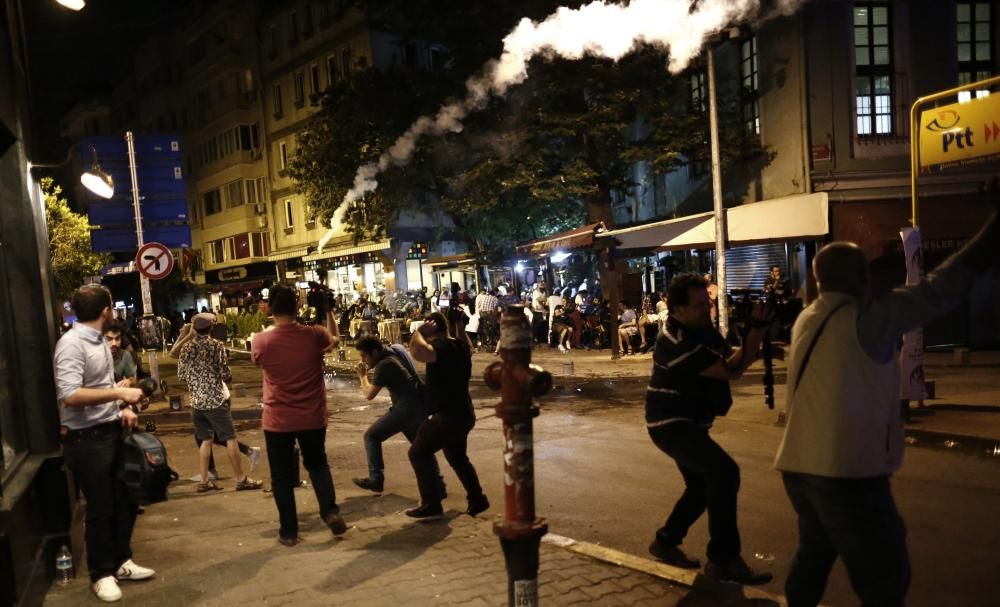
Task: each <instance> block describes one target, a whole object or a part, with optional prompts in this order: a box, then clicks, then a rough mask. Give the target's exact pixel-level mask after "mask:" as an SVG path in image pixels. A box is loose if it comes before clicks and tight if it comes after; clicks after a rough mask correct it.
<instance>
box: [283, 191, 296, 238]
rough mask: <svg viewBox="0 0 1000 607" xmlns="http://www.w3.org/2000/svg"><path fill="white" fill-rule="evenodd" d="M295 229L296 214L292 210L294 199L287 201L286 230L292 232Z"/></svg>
mask: <svg viewBox="0 0 1000 607" xmlns="http://www.w3.org/2000/svg"><path fill="white" fill-rule="evenodd" d="M294 227H295V213H294V209H293V208H292V199H291V198H289V199H287V200H285V229H286V230H288V231H291V230H292V228H294Z"/></svg>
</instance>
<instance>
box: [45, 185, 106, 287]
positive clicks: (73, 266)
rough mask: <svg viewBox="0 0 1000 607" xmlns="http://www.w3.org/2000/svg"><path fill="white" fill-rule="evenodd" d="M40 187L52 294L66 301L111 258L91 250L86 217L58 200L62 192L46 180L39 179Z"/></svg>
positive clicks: (66, 203) (88, 225) (65, 202)
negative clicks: (47, 232)
mask: <svg viewBox="0 0 1000 607" xmlns="http://www.w3.org/2000/svg"><path fill="white" fill-rule="evenodd" d="M41 186H42V194H43V196H44V197H45V222H46V224H47V225H48V231H49V260H50V264H51V266H52V277H53V281H54V282H55V288H56V293H55V294H56V296H57V297H59V298H60V299H69V298H70V297H72V295H73V292H74V291H75V290H76V289H77V288H78V287H79V286H80V285H82V284H83V281H84V280H85V279H86V278H87V277H88V276H93V275H95V274H97V273H98V271H100V269H101V268H102V267H104V266H105V265H107V264H108V263H110V262H111V256H110V255H108V254H106V253H94V252H93V251H92V250H91V248H90V247H91V245H90V223H89V222H88V221H87V217H86V216H84V215H81V214H80V213H76V212H74V211H73V210H72V209H71V208H70V207H69V203H68V202H67V201H66V199H65V198H60V195H61V194H62V188H61V187H59V186H58V185H56V184H55V182H54V181H52V179H51V178H48V177H46V178H44V179H42V182H41Z"/></svg>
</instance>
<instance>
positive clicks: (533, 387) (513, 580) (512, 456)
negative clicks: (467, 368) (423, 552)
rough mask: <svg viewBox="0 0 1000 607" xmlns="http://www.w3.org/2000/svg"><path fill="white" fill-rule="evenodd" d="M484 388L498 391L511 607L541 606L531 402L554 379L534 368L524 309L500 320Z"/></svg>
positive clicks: (540, 526)
mask: <svg viewBox="0 0 1000 607" xmlns="http://www.w3.org/2000/svg"><path fill="white" fill-rule="evenodd" d="M483 376H484V379H485V380H486V384H487V385H488V386H489V387H490V388H492V389H494V390H500V403H499V404H497V406H496V411H497V417H499V418H500V419H502V420H503V437H504V447H503V462H504V485H505V487H504V489H505V504H504V506H505V508H504V518H503V520H500V521H497V522H496V523H494V525H493V531H494V532H495V533H496V534H497V535H498V536H499V537H500V546H501V547H502V548H503V554H504V560H505V561H506V563H507V602H508V605H510V606H511V607H515V606H516V607H535V606H536V605H538V549H539V543H540V542H541V539H542V536H543V535H545V534H546V533H547V532H548V528H549V527H548V524H547V523H546V522H545V519H542V518H539V517H537V516H535V460H534V435H533V433H532V420H533V419H534V418H535V417H536V416H538V406H537V405H535V404H533V403H532V398H533V397H536V396H542V395H544V394H545V393H547V392H548V391H549V390H550V389H551V388H552V375H551V374H549V372H548V371H545V370H543V369H542V368H541V367H538V366H536V365H532V364H531V323H530V322H529V321H528V319H527V317H525V315H524V306H510V307H508V308H507V309H506V310H504V313H503V317H502V318H501V320H500V361H498V362H494V363H493V364H491V365H490V366H489V367H487V368H486V371H485V373H484V374H483Z"/></svg>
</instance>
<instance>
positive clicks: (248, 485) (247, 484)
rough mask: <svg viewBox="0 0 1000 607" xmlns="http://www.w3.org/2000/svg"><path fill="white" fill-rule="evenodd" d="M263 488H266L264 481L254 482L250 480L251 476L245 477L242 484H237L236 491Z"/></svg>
mask: <svg viewBox="0 0 1000 607" xmlns="http://www.w3.org/2000/svg"><path fill="white" fill-rule="evenodd" d="M263 486H264V481H257V480H254V479H252V478H250V477H249V476H244V477H243V480H241V481H240V482H238V483H236V490H237V491H252V490H254V489H260V488H261V487H263Z"/></svg>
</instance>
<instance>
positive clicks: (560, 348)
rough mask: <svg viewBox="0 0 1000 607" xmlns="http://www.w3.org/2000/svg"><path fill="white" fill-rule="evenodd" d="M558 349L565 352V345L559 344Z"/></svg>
mask: <svg viewBox="0 0 1000 607" xmlns="http://www.w3.org/2000/svg"><path fill="white" fill-rule="evenodd" d="M559 351H560V352H565V351H566V346H564V345H562V344H559Z"/></svg>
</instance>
